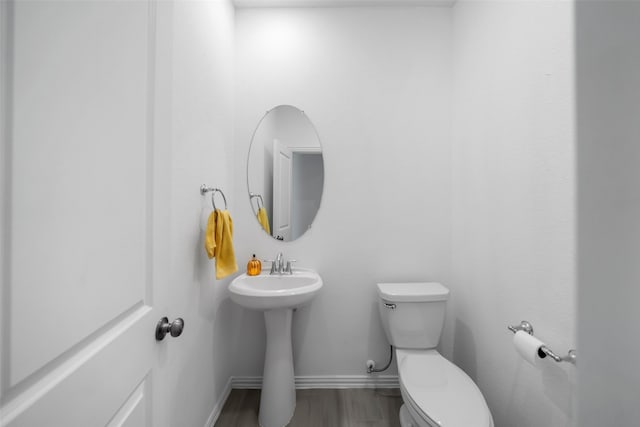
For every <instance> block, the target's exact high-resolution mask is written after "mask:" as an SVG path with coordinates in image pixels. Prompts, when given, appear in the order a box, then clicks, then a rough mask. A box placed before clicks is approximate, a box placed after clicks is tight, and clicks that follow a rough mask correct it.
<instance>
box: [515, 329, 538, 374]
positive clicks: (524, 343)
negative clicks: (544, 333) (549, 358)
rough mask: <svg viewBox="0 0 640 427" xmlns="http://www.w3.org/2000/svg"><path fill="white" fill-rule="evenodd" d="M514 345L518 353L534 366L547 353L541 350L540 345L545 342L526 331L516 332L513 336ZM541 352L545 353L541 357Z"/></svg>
mask: <svg viewBox="0 0 640 427" xmlns="http://www.w3.org/2000/svg"><path fill="white" fill-rule="evenodd" d="M513 345H514V346H515V348H516V350H517V351H518V354H520V356H522V358H523V359H524V360H526V361H527V362H529V363H530V364H532V365H533V366H538V364H539V362H540V359H541V358H542V357H546V355H545V354H544V353H542V352H541V351H540V347H542V346H543V345H545V343H543V342H542V341H540V340H539V339H538V338H536V337H534V336H533V335H529V334H528V333H526V332H525V331H517V332H516V333H515V335H514V336H513ZM541 354H542V355H543V356H542V357H540V355H541Z"/></svg>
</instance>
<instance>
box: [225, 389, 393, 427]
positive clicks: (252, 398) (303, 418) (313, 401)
mask: <svg viewBox="0 0 640 427" xmlns="http://www.w3.org/2000/svg"><path fill="white" fill-rule="evenodd" d="M296 398H297V403H296V411H295V413H294V414H293V418H292V419H291V422H290V423H289V424H288V426H289V427H365V426H366V427H400V421H399V420H398V412H399V411H400V406H402V397H401V396H400V390H398V389H388V388H385V389H338V390H334V389H310V390H296ZM259 407H260V390H232V391H231V394H230V395H229V398H228V399H227V401H226V402H225V404H224V407H223V408H222V413H221V414H220V417H219V418H218V421H217V422H216V424H215V426H214V427H258V408H259Z"/></svg>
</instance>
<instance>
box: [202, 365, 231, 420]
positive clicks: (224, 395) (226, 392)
mask: <svg viewBox="0 0 640 427" xmlns="http://www.w3.org/2000/svg"><path fill="white" fill-rule="evenodd" d="M232 384H233V377H229V380H228V381H227V384H226V385H225V386H224V390H222V394H220V397H219V398H218V400H217V401H216V404H215V405H214V406H213V410H212V411H211V414H209V418H207V423H206V424H205V425H204V427H213V425H214V424H215V423H216V421H218V417H219V416H220V413H221V412H222V407H223V406H224V403H225V402H226V401H227V398H228V397H229V394H230V393H231V389H232V388H233V387H232Z"/></svg>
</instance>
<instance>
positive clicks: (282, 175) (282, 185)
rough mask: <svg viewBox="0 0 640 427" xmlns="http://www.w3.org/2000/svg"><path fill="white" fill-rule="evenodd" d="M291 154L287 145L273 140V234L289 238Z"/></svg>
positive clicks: (284, 238)
mask: <svg viewBox="0 0 640 427" xmlns="http://www.w3.org/2000/svg"><path fill="white" fill-rule="evenodd" d="M292 175H293V154H292V152H291V150H290V149H289V147H287V146H286V145H285V144H283V143H281V142H280V141H278V140H277V139H274V140H273V228H272V230H273V236H274V237H275V238H276V239H278V240H284V241H287V242H288V241H290V240H291V202H292V200H291V178H292Z"/></svg>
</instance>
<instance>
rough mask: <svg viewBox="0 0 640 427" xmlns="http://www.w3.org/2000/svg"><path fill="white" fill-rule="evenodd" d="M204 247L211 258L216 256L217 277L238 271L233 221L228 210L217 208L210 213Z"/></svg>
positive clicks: (220, 277)
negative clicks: (234, 249)
mask: <svg viewBox="0 0 640 427" xmlns="http://www.w3.org/2000/svg"><path fill="white" fill-rule="evenodd" d="M204 247H205V249H206V251H207V255H208V256H209V258H216V279H222V278H224V277H227V276H228V275H230V274H232V273H235V272H236V271H238V264H237V263H236V256H235V254H234V252H233V221H232V220H231V215H230V214H229V211H227V210H224V211H222V210H220V209H216V210H214V211H213V212H211V215H209V220H208V221H207V231H206V233H205V238H204Z"/></svg>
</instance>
